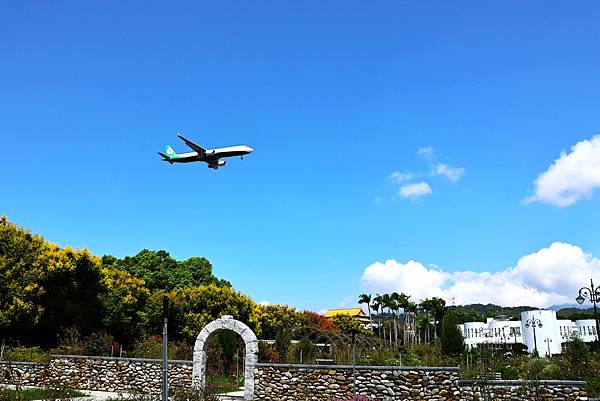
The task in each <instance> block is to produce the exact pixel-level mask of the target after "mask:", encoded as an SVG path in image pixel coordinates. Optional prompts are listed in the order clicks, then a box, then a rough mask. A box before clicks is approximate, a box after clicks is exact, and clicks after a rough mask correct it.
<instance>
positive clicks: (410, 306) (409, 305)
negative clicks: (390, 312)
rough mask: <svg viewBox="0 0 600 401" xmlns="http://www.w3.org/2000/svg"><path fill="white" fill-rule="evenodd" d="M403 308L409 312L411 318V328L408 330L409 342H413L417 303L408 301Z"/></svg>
mask: <svg viewBox="0 0 600 401" xmlns="http://www.w3.org/2000/svg"><path fill="white" fill-rule="evenodd" d="M405 310H407V311H408V312H410V318H411V319H410V326H411V330H410V331H409V333H410V343H414V342H415V336H416V333H417V331H416V329H417V304H416V303H415V302H411V301H408V303H407V305H406V309H405Z"/></svg>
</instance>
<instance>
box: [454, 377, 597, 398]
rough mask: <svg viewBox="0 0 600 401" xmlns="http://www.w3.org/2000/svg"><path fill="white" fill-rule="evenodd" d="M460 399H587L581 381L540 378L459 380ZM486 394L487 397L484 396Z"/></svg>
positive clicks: (583, 383)
mask: <svg viewBox="0 0 600 401" xmlns="http://www.w3.org/2000/svg"><path fill="white" fill-rule="evenodd" d="M459 385H460V387H461V400H464V401H479V400H485V399H492V400H544V401H545V400H547V401H550V400H561V401H575V400H581V401H583V400H587V399H588V398H587V393H586V392H585V391H584V390H582V388H583V386H584V385H585V382H583V381H564V380H540V381H538V382H527V381H522V380H490V381H488V382H487V383H485V384H482V383H481V382H476V381H473V380H461V381H460V382H459ZM486 394H487V398H485V397H484V396H485V395H486Z"/></svg>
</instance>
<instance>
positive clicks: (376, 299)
mask: <svg viewBox="0 0 600 401" xmlns="http://www.w3.org/2000/svg"><path fill="white" fill-rule="evenodd" d="M371 307H372V308H373V310H375V312H377V335H378V336H379V337H381V330H382V328H383V327H382V326H381V315H380V314H379V307H381V309H382V312H383V304H382V301H381V295H379V294H375V297H374V298H373V305H371Z"/></svg>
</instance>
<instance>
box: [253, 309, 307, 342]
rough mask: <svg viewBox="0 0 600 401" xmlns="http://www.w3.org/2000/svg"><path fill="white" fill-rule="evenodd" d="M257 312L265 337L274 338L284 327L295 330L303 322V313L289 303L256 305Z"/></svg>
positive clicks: (261, 331)
mask: <svg viewBox="0 0 600 401" xmlns="http://www.w3.org/2000/svg"><path fill="white" fill-rule="evenodd" d="M256 314H257V318H258V323H259V327H260V328H261V330H260V333H259V334H260V337H261V338H263V339H274V338H275V335H276V334H277V331H279V330H282V329H286V330H288V331H290V332H293V331H295V330H297V329H299V328H300V327H301V326H302V323H303V320H302V315H301V314H299V313H298V312H296V310H295V309H294V308H290V307H289V306H287V305H266V306H263V305H256Z"/></svg>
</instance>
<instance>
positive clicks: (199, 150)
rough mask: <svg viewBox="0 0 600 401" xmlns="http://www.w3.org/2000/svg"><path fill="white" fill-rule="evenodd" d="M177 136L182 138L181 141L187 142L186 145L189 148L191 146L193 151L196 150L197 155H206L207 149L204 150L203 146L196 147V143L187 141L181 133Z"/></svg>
mask: <svg viewBox="0 0 600 401" xmlns="http://www.w3.org/2000/svg"><path fill="white" fill-rule="evenodd" d="M177 136H178V137H179V138H181V140H182V141H183V142H185V144H186V145H187V146H189V147H190V148H192V150H194V151H195V152H196V153H198V154H199V155H203V154H205V153H206V149H204V148H203V147H202V146H199V145H196V144H195V143H194V142H192V141H190V140H189V139H186V138H185V137H184V136H183V135H181V134H180V133H179V132H178V133H177Z"/></svg>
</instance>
